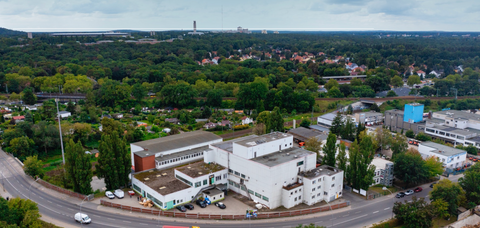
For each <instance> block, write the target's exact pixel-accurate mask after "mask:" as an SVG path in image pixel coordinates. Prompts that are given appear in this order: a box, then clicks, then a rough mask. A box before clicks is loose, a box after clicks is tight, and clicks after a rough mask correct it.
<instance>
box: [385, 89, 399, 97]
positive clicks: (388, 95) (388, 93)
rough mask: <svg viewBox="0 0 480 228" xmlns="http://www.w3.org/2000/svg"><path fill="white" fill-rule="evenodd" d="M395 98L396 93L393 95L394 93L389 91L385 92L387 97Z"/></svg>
mask: <svg viewBox="0 0 480 228" xmlns="http://www.w3.org/2000/svg"><path fill="white" fill-rule="evenodd" d="M396 96H398V95H397V93H395V91H393V90H389V91H388V92H387V97H396Z"/></svg>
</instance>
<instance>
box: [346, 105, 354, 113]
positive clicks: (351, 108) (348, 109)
mask: <svg viewBox="0 0 480 228" xmlns="http://www.w3.org/2000/svg"><path fill="white" fill-rule="evenodd" d="M347 114H349V115H351V114H353V107H352V105H349V106H348V108H347Z"/></svg>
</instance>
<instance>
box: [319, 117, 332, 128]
mask: <svg viewBox="0 0 480 228" xmlns="http://www.w3.org/2000/svg"><path fill="white" fill-rule="evenodd" d="M317 122H318V123H319V124H323V125H327V126H332V121H331V120H327V119H324V118H321V117H317Z"/></svg>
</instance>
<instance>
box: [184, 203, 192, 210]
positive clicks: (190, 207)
mask: <svg viewBox="0 0 480 228" xmlns="http://www.w3.org/2000/svg"><path fill="white" fill-rule="evenodd" d="M183 206H184V207H185V208H187V209H188V210H193V205H191V204H189V203H187V204H185V205H183Z"/></svg>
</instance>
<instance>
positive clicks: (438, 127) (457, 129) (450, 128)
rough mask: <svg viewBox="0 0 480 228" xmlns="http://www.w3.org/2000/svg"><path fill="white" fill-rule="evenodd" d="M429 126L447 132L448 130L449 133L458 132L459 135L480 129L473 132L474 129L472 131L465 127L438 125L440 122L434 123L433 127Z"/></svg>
mask: <svg viewBox="0 0 480 228" xmlns="http://www.w3.org/2000/svg"><path fill="white" fill-rule="evenodd" d="M429 128H435V129H438V130H441V131H445V132H448V133H455V134H458V135H470V134H475V133H477V131H478V130H476V131H475V132H473V131H470V130H469V129H467V130H464V129H460V128H455V127H450V126H443V125H438V124H434V125H433V127H429ZM472 130H474V129H472Z"/></svg>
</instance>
